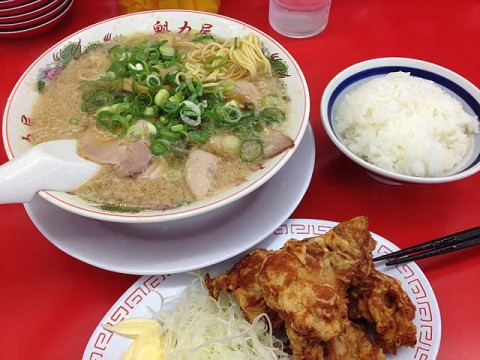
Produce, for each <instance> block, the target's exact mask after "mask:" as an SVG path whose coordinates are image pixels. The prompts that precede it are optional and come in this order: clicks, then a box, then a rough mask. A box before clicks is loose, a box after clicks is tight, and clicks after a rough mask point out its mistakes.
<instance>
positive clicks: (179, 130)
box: [170, 124, 185, 132]
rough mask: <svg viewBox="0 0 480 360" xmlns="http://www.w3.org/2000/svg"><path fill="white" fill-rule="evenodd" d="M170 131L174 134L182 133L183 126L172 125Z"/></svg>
mask: <svg viewBox="0 0 480 360" xmlns="http://www.w3.org/2000/svg"><path fill="white" fill-rule="evenodd" d="M170 130H172V131H174V132H182V131H183V130H185V126H184V125H183V124H178V125H173V126H170Z"/></svg>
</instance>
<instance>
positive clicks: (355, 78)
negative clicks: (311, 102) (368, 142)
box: [320, 58, 480, 185]
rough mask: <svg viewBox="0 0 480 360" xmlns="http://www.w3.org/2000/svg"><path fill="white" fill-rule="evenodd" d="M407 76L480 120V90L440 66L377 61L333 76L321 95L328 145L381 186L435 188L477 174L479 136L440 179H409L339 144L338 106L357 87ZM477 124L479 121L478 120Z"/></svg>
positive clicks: (479, 166)
mask: <svg viewBox="0 0 480 360" xmlns="http://www.w3.org/2000/svg"><path fill="white" fill-rule="evenodd" d="M398 71H401V72H407V73H410V75H411V76H415V77H420V78H423V79H427V80H430V81H433V82H434V83H436V84H438V85H439V86H440V87H441V88H443V89H444V90H445V91H446V92H447V93H448V94H450V95H452V96H453V97H454V98H455V99H457V100H458V101H460V103H461V104H462V107H463V109H464V110H465V111H466V112H467V113H468V114H469V115H472V116H476V117H477V120H478V119H480V90H479V89H478V88H477V87H476V86H475V85H473V84H472V83H471V82H470V81H468V80H467V79H465V78H463V77H462V76H460V75H458V74H456V73H454V72H453V71H451V70H449V69H446V68H444V67H442V66H439V65H436V64H432V63H429V62H426V61H422V60H417V59H409V58H378V59H371V60H367V61H363V62H360V63H357V64H354V65H352V66H350V67H348V68H346V69H345V70H343V71H341V72H340V73H339V74H337V75H336V76H335V77H334V78H333V79H332V80H331V81H330V82H329V84H328V85H327V87H326V88H325V91H324V93H323V96H322V99H321V104H320V111H321V117H322V123H323V126H324V128H325V131H326V132H327V135H328V136H329V137H330V139H331V140H332V142H333V143H334V144H335V145H336V146H337V148H338V149H339V150H340V151H341V152H342V153H343V154H344V155H346V156H347V157H348V158H349V159H350V160H352V161H353V162H355V163H356V164H358V165H359V166H361V167H362V168H363V169H364V170H365V171H366V172H367V173H368V174H369V175H370V176H371V177H373V178H374V179H376V180H378V181H381V182H383V183H387V184H392V185H399V184H406V183H410V184H412V183H414V184H439V183H446V182H451V181H455V180H460V179H463V178H466V177H468V176H471V175H474V174H476V173H477V172H478V171H480V134H476V135H475V136H474V137H473V140H472V146H471V149H470V150H471V151H470V153H469V154H468V155H467V157H466V158H465V159H464V161H463V163H461V164H460V165H459V166H458V167H456V169H454V170H453V171H452V172H451V173H450V174H448V175H445V176H440V177H421V176H410V175H404V174H400V173H396V172H393V171H389V170H385V169H383V168H380V167H378V166H376V165H374V164H372V163H369V162H367V161H366V160H364V159H362V158H361V157H359V156H357V155H356V154H355V153H354V152H352V151H351V149H350V148H349V147H348V146H347V145H346V144H345V143H344V142H343V140H342V138H341V137H340V136H339V134H338V131H337V129H336V124H335V118H336V114H337V111H338V107H339V103H340V102H341V100H342V99H343V98H344V97H345V94H348V93H349V92H351V91H352V90H355V89H356V88H358V87H359V86H360V85H361V84H363V83H365V82H367V81H369V80H371V79H373V78H374V77H378V76H383V75H385V74H388V73H391V72H398ZM479 121H480V120H479Z"/></svg>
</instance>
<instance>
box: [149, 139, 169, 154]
mask: <svg viewBox="0 0 480 360" xmlns="http://www.w3.org/2000/svg"><path fill="white" fill-rule="evenodd" d="M169 150H170V143H169V142H168V141H167V140H164V139H157V140H155V141H154V142H152V143H151V144H150V151H151V152H152V154H153V155H155V156H159V155H163V154H166V153H167V152H168V151H169Z"/></svg>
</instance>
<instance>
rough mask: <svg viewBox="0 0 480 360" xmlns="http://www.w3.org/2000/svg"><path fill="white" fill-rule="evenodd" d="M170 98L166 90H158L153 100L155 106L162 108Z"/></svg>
mask: <svg viewBox="0 0 480 360" xmlns="http://www.w3.org/2000/svg"><path fill="white" fill-rule="evenodd" d="M169 97H170V93H169V92H168V90H167V89H160V90H159V91H158V92H157V93H156V94H155V98H154V99H153V101H154V103H155V105H157V106H162V105H163V104H164V103H165V102H166V101H167V100H168V98H169Z"/></svg>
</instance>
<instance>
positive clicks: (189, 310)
mask: <svg viewBox="0 0 480 360" xmlns="http://www.w3.org/2000/svg"><path fill="white" fill-rule="evenodd" d="M172 301H173V304H171V302H172ZM169 305H172V306H169ZM154 318H155V319H156V320H157V321H158V322H159V323H160V324H161V325H162V329H163V334H162V343H163V346H164V351H163V353H164V358H165V359H168V360H206V359H208V360H217V359H218V360H220V359H222V360H224V359H228V360H256V359H259V360H260V359H261V360H268V359H272V360H278V359H292V357H291V356H290V355H288V354H287V353H285V352H284V351H283V343H282V342H281V341H280V340H278V339H277V338H276V337H275V336H274V335H273V334H272V331H271V323H270V320H269V318H268V316H267V315H266V314H261V315H259V316H258V317H257V318H255V320H254V321H253V323H252V324H250V323H249V322H248V321H246V320H245V319H244V317H243V313H242V311H241V309H240V307H239V305H238V303H237V301H236V300H235V298H234V297H233V296H232V295H230V294H226V293H221V295H220V298H219V299H218V301H217V300H215V299H214V298H212V297H211V296H210V295H209V293H208V290H207V289H206V288H205V285H204V283H203V281H202V278H201V277H197V278H196V279H195V280H194V281H193V282H192V284H190V285H189V286H188V287H187V288H186V289H185V291H184V292H183V294H182V296H181V297H180V298H178V299H164V298H163V297H162V306H161V309H160V310H159V311H158V312H157V313H155V314H154Z"/></svg>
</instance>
